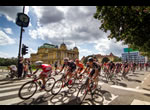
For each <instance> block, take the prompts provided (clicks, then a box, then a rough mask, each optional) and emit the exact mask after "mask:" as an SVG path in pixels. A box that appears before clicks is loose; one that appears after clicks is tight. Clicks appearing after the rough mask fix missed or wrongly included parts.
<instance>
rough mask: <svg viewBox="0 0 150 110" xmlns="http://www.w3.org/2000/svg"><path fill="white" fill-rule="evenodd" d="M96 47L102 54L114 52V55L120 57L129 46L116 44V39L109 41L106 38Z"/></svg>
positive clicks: (98, 42)
mask: <svg viewBox="0 0 150 110" xmlns="http://www.w3.org/2000/svg"><path fill="white" fill-rule="evenodd" d="M94 47H95V49H96V50H98V51H99V53H100V54H103V55H106V54H110V53H111V52H112V53H113V54H114V55H117V56H119V57H120V56H121V54H122V52H123V48H127V45H123V44H122V42H116V40H115V39H111V40H108V39H107V38H105V39H101V40H99V41H97V43H96V44H95V46H94Z"/></svg>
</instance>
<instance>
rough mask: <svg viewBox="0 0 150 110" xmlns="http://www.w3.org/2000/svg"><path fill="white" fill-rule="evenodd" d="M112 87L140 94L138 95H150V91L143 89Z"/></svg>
mask: <svg viewBox="0 0 150 110" xmlns="http://www.w3.org/2000/svg"><path fill="white" fill-rule="evenodd" d="M110 87H112V88H118V89H122V90H127V91H133V92H138V93H145V94H150V91H147V90H142V89H134V88H125V87H122V86H116V85H112V86H110Z"/></svg>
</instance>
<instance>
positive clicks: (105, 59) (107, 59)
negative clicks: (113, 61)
mask: <svg viewBox="0 0 150 110" xmlns="http://www.w3.org/2000/svg"><path fill="white" fill-rule="evenodd" d="M108 61H110V60H109V58H107V57H104V58H103V59H102V63H107V62H108Z"/></svg>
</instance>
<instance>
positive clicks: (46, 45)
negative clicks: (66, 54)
mask: <svg viewBox="0 0 150 110" xmlns="http://www.w3.org/2000/svg"><path fill="white" fill-rule="evenodd" d="M39 48H58V46H57V45H53V44H48V43H44V44H43V45H42V46H40V47H39Z"/></svg>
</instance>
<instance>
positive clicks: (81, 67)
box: [76, 63, 84, 71]
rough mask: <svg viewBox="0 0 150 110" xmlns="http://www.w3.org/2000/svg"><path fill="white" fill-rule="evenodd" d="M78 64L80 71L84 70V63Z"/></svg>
mask: <svg viewBox="0 0 150 110" xmlns="http://www.w3.org/2000/svg"><path fill="white" fill-rule="evenodd" d="M76 65H77V67H79V70H80V71H82V70H83V68H84V66H83V64H82V63H78V64H76Z"/></svg>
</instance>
